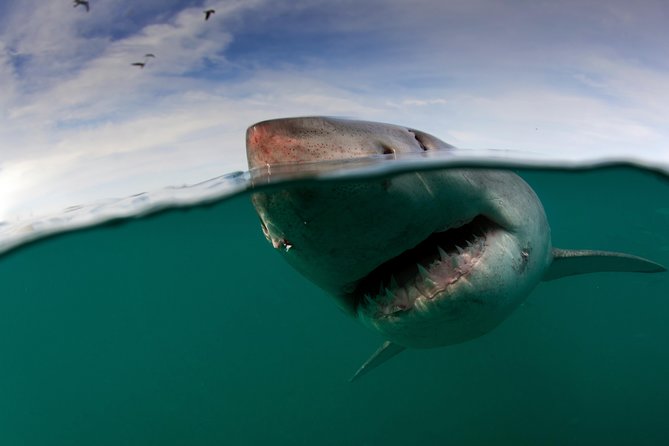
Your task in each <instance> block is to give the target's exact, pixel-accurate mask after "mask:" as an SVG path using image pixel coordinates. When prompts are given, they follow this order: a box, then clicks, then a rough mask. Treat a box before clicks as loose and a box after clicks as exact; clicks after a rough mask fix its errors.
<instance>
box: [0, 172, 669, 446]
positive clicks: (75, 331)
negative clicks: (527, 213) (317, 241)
mask: <svg viewBox="0 0 669 446" xmlns="http://www.w3.org/2000/svg"><path fill="white" fill-rule="evenodd" d="M521 175H522V176H523V177H524V178H525V179H526V180H527V181H528V182H529V183H530V184H531V185H532V187H533V188H534V189H535V191H536V192H537V194H538V195H539V197H540V198H541V199H542V202H543V204H544V207H545V208H546V212H547V214H548V217H549V221H550V223H551V227H552V234H553V244H554V245H555V246H557V247H561V248H584V249H585V248H591V249H607V250H616V251H624V252H630V253H633V254H637V255H641V256H644V257H647V258H650V259H652V260H654V261H656V262H659V263H662V264H664V265H665V266H666V265H669V181H668V180H667V178H666V177H664V178H663V177H661V176H659V175H656V174H654V173H651V172H648V171H641V170H637V169H632V168H622V167H621V168H609V169H600V170H594V171H573V172H568V171H531V172H529V171H528V172H522V173H521ZM0 290H1V291H0V293H1V294H0V444H1V445H8V446H9V445H162V446H167V445H220V444H279V445H295V444H299V445H312V444H318V445H340V444H356V445H369V446H371V445H384V446H392V445H403V446H405V445H409V444H454V445H476V444H496V445H504V444H509V445H519V444H570V445H574V444H584V445H585V444H588V445H589V444H607V445H613V444H635V445H640V444H644V445H646V444H648V445H658V444H669V423H668V422H667V419H668V415H669V404H668V402H669V380H668V379H667V377H668V376H669V348H668V345H669V324H668V323H667V319H668V318H669V274H668V273H663V274H632V273H600V274H592V275H585V276H576V277H569V278H564V279H561V280H558V281H553V282H550V283H544V284H541V285H539V287H538V288H537V289H536V290H535V291H534V292H533V294H532V295H531V296H530V298H529V299H528V301H527V303H526V304H524V305H523V306H521V307H520V308H519V309H518V310H517V311H516V312H515V313H514V314H513V315H512V316H511V317H510V318H509V319H508V320H507V321H506V322H504V323H503V324H502V325H501V326H500V327H499V328H497V329H496V330H494V331H493V332H491V333H489V334H487V335H485V336H483V337H481V338H479V339H476V340H474V341H471V342H467V343H464V344H460V345H456V346H452V347H447V348H441V349H433V350H420V351H419V350H414V351H406V352H403V353H402V354H401V355H399V356H398V357H397V358H394V359H393V360H392V361H390V362H388V363H387V364H385V365H384V366H382V367H380V368H379V369H377V370H374V371H373V372H372V373H370V374H369V375H367V376H365V377H364V378H363V379H361V380H360V381H357V382H355V383H348V382H347V380H348V378H349V377H350V376H351V374H352V373H353V372H354V371H355V370H356V369H357V367H358V366H359V365H360V364H361V363H362V362H363V361H364V360H365V359H366V358H367V357H368V356H369V355H370V354H371V353H372V352H373V351H374V350H375V349H376V347H377V346H378V345H379V344H380V343H381V342H382V339H381V338H379V337H378V336H377V335H376V334H374V333H373V332H371V331H368V330H367V329H365V328H363V327H362V326H360V325H358V324H357V323H356V322H355V321H353V320H352V319H349V318H348V317H347V316H345V315H344V314H343V313H342V312H340V311H339V310H338V309H337V308H336V306H335V305H334V303H333V301H332V300H331V298H329V297H328V296H327V295H325V293H324V292H322V291H320V290H319V289H318V288H316V286H315V285H313V284H311V283H309V282H308V281H306V280H305V279H303V278H302V277H301V276H299V275H298V273H296V272H295V271H294V270H292V269H291V268H290V267H289V266H288V265H287V264H285V263H284V262H283V260H282V259H281V258H280V257H279V255H277V254H276V253H275V252H273V250H272V249H271V247H270V245H269V244H268V243H267V242H266V240H265V239H264V237H263V235H262V233H261V231H260V227H259V222H258V218H257V216H256V215H255V212H254V211H253V208H252V206H251V204H250V200H249V196H248V194H243V195H238V196H236V197H233V198H230V199H227V200H224V201H221V202H218V203H214V204H210V205H207V206H199V207H198V206H195V207H190V208H186V209H177V210H171V211H166V212H161V213H159V214H157V215H153V216H149V217H145V218H141V219H135V220H125V221H123V222H121V223H116V224H108V225H104V226H99V227H95V228H89V229H85V230H79V231H75V232H70V233H66V234H63V235H59V236H56V237H51V238H47V239H44V240H41V241H39V242H36V243H32V244H29V245H26V246H24V247H21V248H20V249H17V250H14V251H11V252H9V253H8V254H7V255H5V256H3V257H0Z"/></svg>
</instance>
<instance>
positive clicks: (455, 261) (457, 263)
mask: <svg viewBox="0 0 669 446" xmlns="http://www.w3.org/2000/svg"><path fill="white" fill-rule="evenodd" d="M458 266H460V260H458V258H457V256H453V257H451V267H453V268H454V269H455V268H457V267H458Z"/></svg>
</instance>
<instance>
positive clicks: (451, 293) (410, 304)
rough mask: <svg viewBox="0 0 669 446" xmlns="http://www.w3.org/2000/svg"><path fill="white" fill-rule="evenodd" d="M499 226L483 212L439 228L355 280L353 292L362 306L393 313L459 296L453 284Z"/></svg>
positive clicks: (379, 312) (471, 265) (371, 311)
mask: <svg viewBox="0 0 669 446" xmlns="http://www.w3.org/2000/svg"><path fill="white" fill-rule="evenodd" d="M499 229H500V226H498V225H497V224H496V223H494V222H493V221H492V220H490V219H488V218H487V217H485V216H483V215H479V216H476V217H474V218H473V219H471V220H469V221H468V222H464V223H463V224H462V225H461V226H458V227H452V228H447V229H446V230H444V231H437V232H435V233H433V234H431V235H430V236H428V237H427V238H426V239H425V240H423V241H422V242H420V243H419V244H418V245H416V246H414V247H412V248H410V249H408V250H406V251H404V252H402V253H401V254H400V255H398V256H397V257H394V258H391V259H388V260H387V261H386V262H384V263H382V264H381V265H378V266H377V267H376V268H375V269H374V270H373V271H371V272H370V273H369V274H368V275H367V276H366V277H364V278H362V279H361V280H360V281H358V282H357V283H356V285H355V290H354V291H353V297H355V296H360V297H359V298H358V302H359V304H360V310H361V311H365V312H367V313H368V314H369V315H370V316H371V315H374V314H376V315H380V316H388V317H391V316H400V315H401V314H402V313H405V312H408V311H411V310H413V309H415V310H416V311H422V308H426V307H425V305H423V304H426V303H428V304H429V302H430V301H432V300H435V299H447V298H453V299H457V298H458V291H457V289H456V288H452V287H451V286H452V285H453V284H454V283H456V282H457V281H458V280H459V279H460V278H461V277H462V276H465V275H468V274H469V273H470V272H471V271H472V269H473V268H474V266H475V265H476V263H477V262H478V261H479V259H480V258H481V256H482V255H483V252H484V250H485V247H486V245H487V243H489V241H491V240H489V236H490V235H491V234H494V233H495V232H497V231H498V230H499ZM368 296H369V298H368ZM370 301H371V303H370ZM418 302H422V303H421V304H420V305H419V304H418Z"/></svg>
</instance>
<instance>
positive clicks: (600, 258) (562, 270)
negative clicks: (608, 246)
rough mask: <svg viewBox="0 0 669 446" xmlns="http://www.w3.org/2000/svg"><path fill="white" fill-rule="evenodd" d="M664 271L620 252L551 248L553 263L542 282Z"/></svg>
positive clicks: (656, 265)
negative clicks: (575, 277)
mask: <svg viewBox="0 0 669 446" xmlns="http://www.w3.org/2000/svg"><path fill="white" fill-rule="evenodd" d="M666 270H667V269H666V268H665V267H664V266H662V265H660V264H659V263H655V262H653V261H650V260H647V259H644V258H642V257H637V256H633V255H631V254H624V253H621V252H609V251H589V250H570V249H557V248H553V263H551V265H550V267H549V268H548V270H547V271H546V274H545V275H544V277H543V279H542V280H544V281H547V280H555V279H559V278H561V277H565V276H573V275H576V274H588V273H597V272H605V271H620V272H623V271H627V272H638V273H659V272H662V271H666Z"/></svg>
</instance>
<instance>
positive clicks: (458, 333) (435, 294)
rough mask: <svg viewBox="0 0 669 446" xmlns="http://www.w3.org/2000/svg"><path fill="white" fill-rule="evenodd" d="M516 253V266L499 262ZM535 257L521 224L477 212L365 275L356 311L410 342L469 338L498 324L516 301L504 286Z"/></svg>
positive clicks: (421, 343)
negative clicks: (517, 230)
mask: <svg viewBox="0 0 669 446" xmlns="http://www.w3.org/2000/svg"><path fill="white" fill-rule="evenodd" d="M510 259H515V263H513V267H512V268H504V269H500V268H499V265H502V264H506V265H510V264H511V263H510V262H509V260H510ZM528 262H529V250H525V249H524V248H523V247H522V244H521V242H520V240H519V239H518V238H517V237H516V235H514V234H513V232H511V231H507V230H506V229H505V228H504V227H503V226H502V225H500V224H498V223H496V222H495V221H493V219H491V218H488V217H486V216H483V215H477V216H476V217H474V218H473V219H471V220H470V221H469V222H467V223H465V224H463V225H461V226H458V227H454V228H449V229H446V230H440V231H436V232H434V233H432V234H431V235H430V236H428V237H427V238H426V239H425V240H424V241H422V242H421V243H419V244H418V245H417V246H415V247H413V248H410V249H408V250H406V251H404V252H403V253H402V254H400V255H399V256H396V257H394V258H392V259H389V260H387V261H385V262H384V263H382V264H381V265H379V266H378V267H377V268H376V269H374V270H373V271H371V272H370V273H369V274H368V275H366V276H365V277H363V278H362V279H360V280H359V281H358V282H357V285H356V288H355V291H354V292H353V293H352V294H353V299H355V302H356V315H357V317H358V319H359V320H360V321H361V322H362V323H363V324H364V325H367V326H368V327H370V328H372V329H374V330H376V331H378V332H380V333H382V334H383V336H384V337H385V338H386V339H389V340H391V341H392V342H395V343H396V344H399V345H403V346H405V347H414V348H429V347H435V346H442V345H450V344H456V343H460V342H464V341H467V340H470V339H473V338H476V337H479V336H481V335H482V334H484V333H485V332H488V331H490V330H491V329H492V328H494V327H495V326H496V325H498V324H499V323H500V322H501V321H502V320H503V319H504V317H503V316H500V315H504V314H506V313H507V312H510V311H512V309H513V308H515V306H516V303H515V302H513V300H515V299H511V300H509V299H507V298H506V296H505V294H506V293H505V291H504V288H505V286H506V285H508V282H516V280H517V279H514V277H517V278H518V279H519V278H520V276H522V275H523V272H524V270H525V268H526V267H527V263H528ZM521 282H522V280H518V282H516V283H515V285H516V286H518V285H520V283H521ZM505 283H506V284H505ZM521 288H524V287H523V286H522V285H521ZM523 294H524V293H523Z"/></svg>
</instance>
